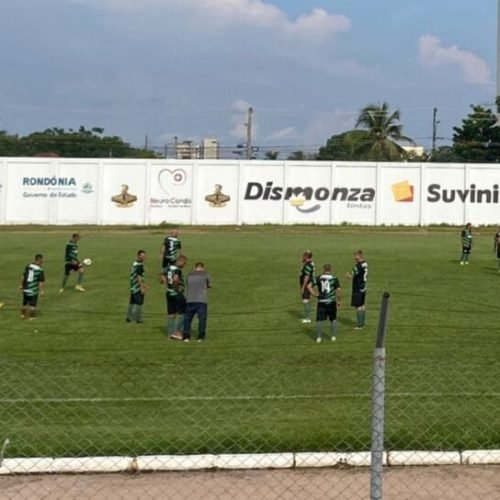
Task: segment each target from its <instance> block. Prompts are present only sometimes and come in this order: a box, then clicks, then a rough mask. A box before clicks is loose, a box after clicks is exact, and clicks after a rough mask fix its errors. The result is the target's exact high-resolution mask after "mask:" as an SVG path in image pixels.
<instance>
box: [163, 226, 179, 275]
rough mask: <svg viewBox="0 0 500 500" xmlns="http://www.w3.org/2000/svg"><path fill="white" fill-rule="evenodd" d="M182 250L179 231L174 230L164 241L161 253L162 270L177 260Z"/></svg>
mask: <svg viewBox="0 0 500 500" xmlns="http://www.w3.org/2000/svg"><path fill="white" fill-rule="evenodd" d="M181 248H182V245H181V241H180V240H179V230H178V229H173V230H172V231H171V232H170V234H169V235H168V236H166V237H165V239H164V240H163V244H162V246H161V251H160V261H161V263H162V265H161V268H162V269H165V268H166V267H168V266H170V265H171V264H175V261H176V260H177V252H178V251H179V250H180V249H181Z"/></svg>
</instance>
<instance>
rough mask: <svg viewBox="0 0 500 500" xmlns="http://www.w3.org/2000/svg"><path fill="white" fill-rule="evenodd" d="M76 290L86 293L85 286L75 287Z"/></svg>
mask: <svg viewBox="0 0 500 500" xmlns="http://www.w3.org/2000/svg"><path fill="white" fill-rule="evenodd" d="M75 290H76V291H77V292H84V291H85V288H83V286H82V285H76V286H75Z"/></svg>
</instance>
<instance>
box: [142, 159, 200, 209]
mask: <svg viewBox="0 0 500 500" xmlns="http://www.w3.org/2000/svg"><path fill="white" fill-rule="evenodd" d="M186 182H187V173H186V171H185V170H183V169H181V168H176V169H173V170H171V169H169V168H164V169H163V170H161V171H160V172H159V174H158V186H159V187H160V189H161V191H163V194H161V195H160V196H158V197H153V198H151V199H150V205H151V208H189V207H190V206H191V204H192V201H191V198H189V197H185V196H182V194H183V192H184V191H185V189H184V190H183V189H182V188H183V186H184V185H185V184H186ZM179 190H180V192H181V196H179V195H177V194H176V193H178V192H179Z"/></svg>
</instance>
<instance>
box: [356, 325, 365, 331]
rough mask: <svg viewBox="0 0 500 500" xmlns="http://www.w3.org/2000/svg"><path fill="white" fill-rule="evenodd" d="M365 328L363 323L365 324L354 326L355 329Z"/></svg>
mask: <svg viewBox="0 0 500 500" xmlns="http://www.w3.org/2000/svg"><path fill="white" fill-rule="evenodd" d="M363 328H364V325H363V326H359V325H358V326H355V327H354V329H355V330H362V329H363Z"/></svg>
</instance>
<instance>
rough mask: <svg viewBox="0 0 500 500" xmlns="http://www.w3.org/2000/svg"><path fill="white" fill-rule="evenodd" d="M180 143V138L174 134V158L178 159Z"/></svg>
mask: <svg viewBox="0 0 500 500" xmlns="http://www.w3.org/2000/svg"><path fill="white" fill-rule="evenodd" d="M178 143H179V138H178V137H177V136H176V135H174V158H175V159H176V160H177V145H178Z"/></svg>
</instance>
